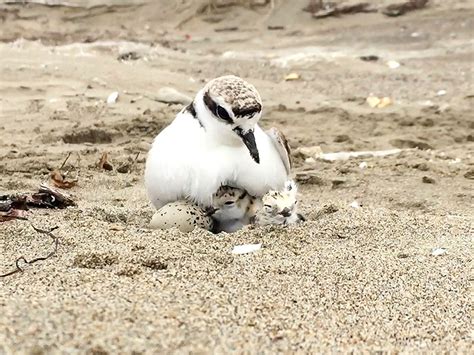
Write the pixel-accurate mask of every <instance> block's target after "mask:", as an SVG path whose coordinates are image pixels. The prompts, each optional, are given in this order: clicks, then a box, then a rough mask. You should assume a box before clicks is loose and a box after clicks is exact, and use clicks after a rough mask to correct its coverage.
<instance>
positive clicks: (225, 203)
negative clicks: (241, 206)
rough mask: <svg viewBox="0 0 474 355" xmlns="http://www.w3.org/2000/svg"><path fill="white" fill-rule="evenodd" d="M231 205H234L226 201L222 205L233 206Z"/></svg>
mask: <svg viewBox="0 0 474 355" xmlns="http://www.w3.org/2000/svg"><path fill="white" fill-rule="evenodd" d="M233 204H234V201H226V202H224V205H228V206H229V205H233Z"/></svg>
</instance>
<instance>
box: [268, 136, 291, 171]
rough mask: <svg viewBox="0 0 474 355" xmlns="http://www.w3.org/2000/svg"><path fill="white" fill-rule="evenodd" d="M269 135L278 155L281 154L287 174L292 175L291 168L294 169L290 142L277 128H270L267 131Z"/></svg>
mask: <svg viewBox="0 0 474 355" xmlns="http://www.w3.org/2000/svg"><path fill="white" fill-rule="evenodd" d="M265 133H267V135H268V136H269V137H270V138H271V139H272V142H273V145H274V146H275V148H276V149H277V151H278V153H279V154H280V157H281V160H282V161H283V164H284V165H285V168H286V173H287V174H288V175H290V172H291V168H292V167H293V164H292V161H291V149H290V145H289V144H288V141H287V140H286V138H285V136H284V135H283V133H281V131H279V130H278V129H276V128H275V127H272V128H270V129H269V130H268V131H266V132H265Z"/></svg>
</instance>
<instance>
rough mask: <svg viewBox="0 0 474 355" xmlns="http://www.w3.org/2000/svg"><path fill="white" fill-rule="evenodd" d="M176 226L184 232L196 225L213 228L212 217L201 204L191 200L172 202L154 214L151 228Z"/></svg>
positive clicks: (208, 228)
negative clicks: (198, 204)
mask: <svg viewBox="0 0 474 355" xmlns="http://www.w3.org/2000/svg"><path fill="white" fill-rule="evenodd" d="M173 227H176V228H178V229H179V230H180V231H182V232H191V231H192V230H193V229H194V228H195V227H199V228H203V229H206V230H209V231H210V230H212V227H213V220H212V218H211V217H210V216H209V215H208V214H207V213H206V212H205V211H204V210H203V209H202V208H200V207H199V206H197V205H195V204H193V203H192V202H189V201H185V200H182V201H176V202H171V203H168V204H166V205H164V206H163V207H161V208H160V209H159V210H158V211H156V212H155V214H154V215H153V217H152V219H151V222H150V228H152V229H168V228H173Z"/></svg>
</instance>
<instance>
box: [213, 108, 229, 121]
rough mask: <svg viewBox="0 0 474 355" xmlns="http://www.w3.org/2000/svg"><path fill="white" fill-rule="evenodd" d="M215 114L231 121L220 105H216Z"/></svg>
mask: <svg viewBox="0 0 474 355" xmlns="http://www.w3.org/2000/svg"><path fill="white" fill-rule="evenodd" d="M216 111H217V116H219V118H221V119H223V120H225V121H231V119H230V116H229V113H228V112H227V110H226V109H225V108H223V107H222V106H217V110H216Z"/></svg>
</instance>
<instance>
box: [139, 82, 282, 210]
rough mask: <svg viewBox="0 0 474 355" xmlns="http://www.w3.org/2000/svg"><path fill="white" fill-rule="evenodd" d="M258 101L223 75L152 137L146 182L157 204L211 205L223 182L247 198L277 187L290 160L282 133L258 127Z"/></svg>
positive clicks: (255, 94) (249, 88) (253, 93)
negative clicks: (189, 203)
mask: <svg viewBox="0 0 474 355" xmlns="http://www.w3.org/2000/svg"><path fill="white" fill-rule="evenodd" d="M261 111H262V102H261V99H260V95H259V93H258V92H257V90H256V89H255V87H254V86H253V85H251V84H249V83H247V82H246V81H244V80H243V79H241V78H239V77H236V76H232V75H228V76H222V77H219V78H216V79H213V80H211V81H210V82H208V83H207V84H206V85H205V86H204V88H202V89H201V90H200V91H199V92H198V93H197V95H196V97H195V98H194V101H193V102H192V103H191V104H190V105H189V106H187V107H185V108H184V109H183V110H182V111H181V112H180V113H179V114H178V115H177V116H176V118H175V119H174V120H173V122H172V123H171V124H170V125H169V126H167V127H166V128H165V129H164V130H162V131H161V132H160V133H159V134H158V136H157V137H156V138H155V140H154V142H153V145H152V148H151V150H150V152H149V154H148V158H147V162H146V169H145V185H146V188H147V192H148V197H149V199H150V200H151V202H152V203H153V205H154V206H155V207H156V208H160V207H162V206H164V205H165V204H167V203H169V202H173V201H177V200H180V199H183V198H185V199H188V200H190V201H193V202H195V203H197V204H198V205H199V206H204V207H208V206H211V204H212V197H213V194H214V193H215V192H216V191H217V190H218V189H219V187H220V186H222V185H230V186H235V187H237V188H240V189H243V190H245V191H246V192H247V193H249V194H250V195H252V196H256V197H262V196H263V195H264V194H265V193H267V192H268V191H269V190H281V189H282V188H283V187H284V184H285V181H286V180H287V179H288V175H289V170H290V158H289V151H288V145H287V143H286V140H285V139H284V137H283V135H282V134H281V133H280V132H278V131H277V130H275V129H273V130H270V131H269V132H264V131H263V130H262V129H261V128H260V126H259V125H258V121H259V119H260V116H261Z"/></svg>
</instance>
